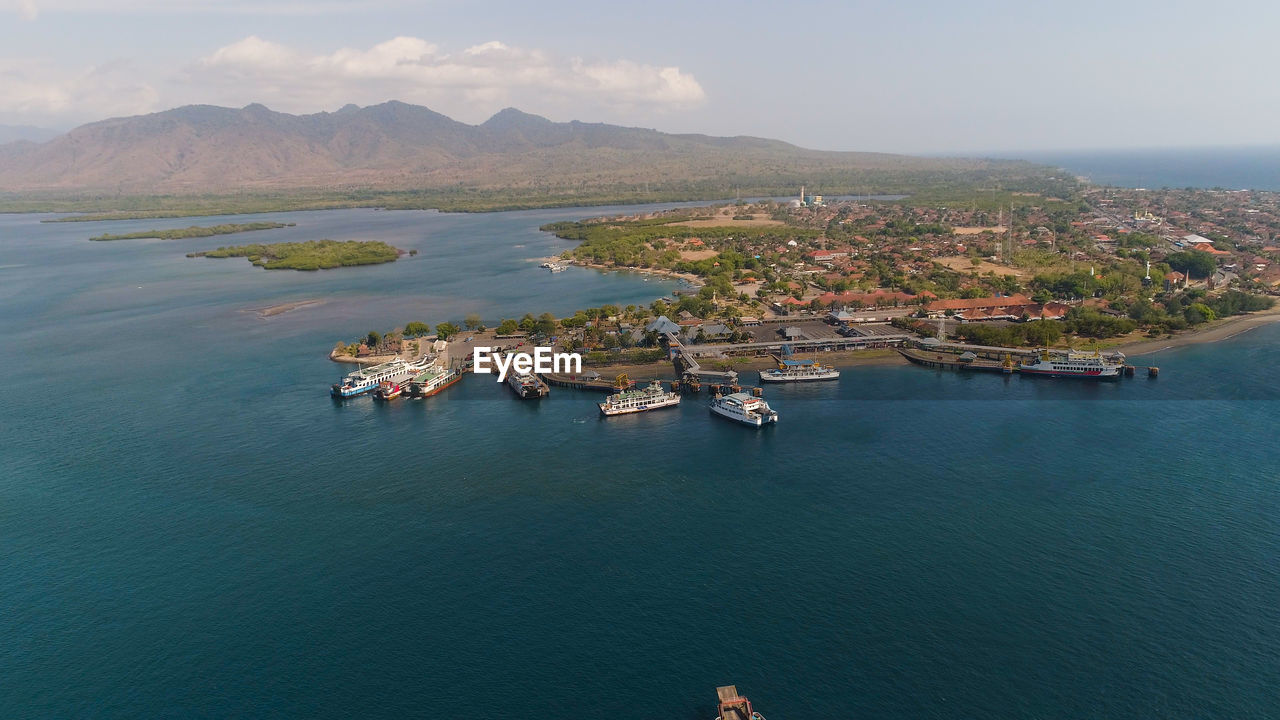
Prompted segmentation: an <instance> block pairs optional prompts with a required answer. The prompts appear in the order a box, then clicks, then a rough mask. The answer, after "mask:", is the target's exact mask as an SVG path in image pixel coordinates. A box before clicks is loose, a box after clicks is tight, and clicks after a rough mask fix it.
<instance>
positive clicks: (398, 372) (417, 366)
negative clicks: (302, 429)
mask: <svg viewBox="0 0 1280 720" xmlns="http://www.w3.org/2000/svg"><path fill="white" fill-rule="evenodd" d="M428 365H430V361H429V360H427V359H426V358H423V359H422V360H419V361H417V362H405V361H404V360H401V359H400V358H396V359H395V360H392V361H391V362H385V363H382V364H381V365H374V366H372V367H367V368H360V369H359V370H356V371H355V372H353V373H351V374H349V375H347V376H346V377H345V378H343V379H342V381H341V382H336V383H334V384H333V385H331V386H330V387H329V394H330V395H332V396H334V397H336V398H349V397H355V396H356V395H363V394H364V393H367V392H371V391H373V390H374V389H376V388H377V387H378V386H379V385H381V384H382V383H384V382H386V383H401V382H404V381H405V380H408V379H409V378H411V377H413V376H414V375H417V374H418V373H420V372H422V371H423V370H424V369H425V368H426V367H427V366H428Z"/></svg>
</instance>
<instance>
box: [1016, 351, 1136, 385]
mask: <svg viewBox="0 0 1280 720" xmlns="http://www.w3.org/2000/svg"><path fill="white" fill-rule="evenodd" d="M1123 368H1124V354H1122V353H1118V352H1117V353H1111V354H1108V355H1103V354H1102V353H1097V352H1075V351H1069V352H1062V351H1058V352H1054V351H1050V350H1042V351H1041V352H1040V355H1039V357H1037V358H1036V361H1035V362H1027V361H1026V360H1023V361H1022V362H1021V363H1020V364H1019V365H1018V372H1020V373H1022V374H1024V375H1044V376H1047V377H1067V378H1084V379H1086V380H1115V379H1117V378H1119V377H1120V371H1121V370H1122V369H1123Z"/></svg>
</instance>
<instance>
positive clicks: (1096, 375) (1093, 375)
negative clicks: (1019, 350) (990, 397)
mask: <svg viewBox="0 0 1280 720" xmlns="http://www.w3.org/2000/svg"><path fill="white" fill-rule="evenodd" d="M1018 374H1020V375H1034V376H1037V377H1050V378H1070V379H1073V380H1119V379H1120V371H1119V370H1116V371H1114V372H1104V371H1101V370H1100V371H1098V372H1078V373H1075V372H1062V371H1061V370H1036V369H1033V368H1025V367H1023V368H1018Z"/></svg>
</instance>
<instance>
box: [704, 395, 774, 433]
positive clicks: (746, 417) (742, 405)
mask: <svg viewBox="0 0 1280 720" xmlns="http://www.w3.org/2000/svg"><path fill="white" fill-rule="evenodd" d="M710 408H711V412H713V413H715V414H716V415H719V416H720V417H723V418H728V419H730V420H733V421H734V422H740V423H742V424H743V425H753V426H755V427H760V426H761V425H765V424H767V423H776V422H778V412H777V411H776V410H774V409H772V408H770V407H769V403H767V402H765V401H764V399H762V398H758V397H752V396H750V395H748V394H746V393H742V392H739V393H733V394H732V395H725V396H724V397H717V398H712V399H711V405H710Z"/></svg>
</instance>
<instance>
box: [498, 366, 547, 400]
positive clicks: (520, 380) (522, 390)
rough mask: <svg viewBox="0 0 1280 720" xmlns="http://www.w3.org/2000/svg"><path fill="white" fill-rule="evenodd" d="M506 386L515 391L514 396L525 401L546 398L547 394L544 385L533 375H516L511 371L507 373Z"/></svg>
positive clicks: (516, 373)
mask: <svg viewBox="0 0 1280 720" xmlns="http://www.w3.org/2000/svg"><path fill="white" fill-rule="evenodd" d="M507 385H508V386H509V387H510V388H511V389H512V390H514V391H515V393H516V395H519V396H520V397H522V398H524V399H525V400H528V399H530V398H535V399H536V398H541V397H546V395H547V394H548V392H549V388H547V385H546V383H544V382H542V381H541V380H539V379H538V376H537V375H534V374H533V373H518V372H516V371H514V370H512V371H511V372H509V373H507Z"/></svg>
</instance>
